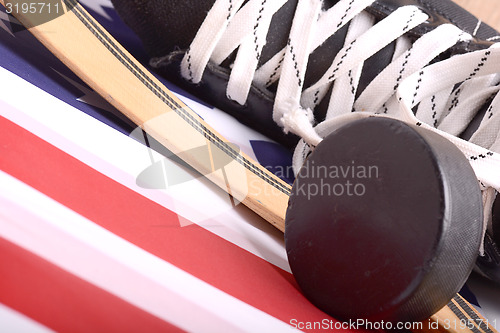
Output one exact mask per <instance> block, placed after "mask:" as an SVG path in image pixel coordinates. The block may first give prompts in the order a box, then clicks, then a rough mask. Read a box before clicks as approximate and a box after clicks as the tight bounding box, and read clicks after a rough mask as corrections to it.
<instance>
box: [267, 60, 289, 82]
mask: <svg viewBox="0 0 500 333" xmlns="http://www.w3.org/2000/svg"><path fill="white" fill-rule="evenodd" d="M283 60H285V57H282V58H281V59H280V61H279V62H278V65H277V66H276V67H275V68H274V70H273V73H272V74H271V75H270V76H269V80H268V81H267V82H266V87H267V86H269V85H270V84H271V83H273V77H275V76H276V75H278V70H279V69H280V68H281V64H282V63H283Z"/></svg>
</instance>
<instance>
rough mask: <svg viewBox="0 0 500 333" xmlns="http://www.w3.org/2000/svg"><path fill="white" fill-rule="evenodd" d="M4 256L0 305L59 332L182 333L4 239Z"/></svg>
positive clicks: (0, 262)
mask: <svg viewBox="0 0 500 333" xmlns="http://www.w3.org/2000/svg"><path fill="white" fill-rule="evenodd" d="M0 255H1V258H2V259H1V260H0V276H1V278H0V303H3V304H5V305H7V306H8V307H10V308H12V309H14V310H16V311H18V312H20V313H23V314H25V315H26V316H28V317H30V318H32V319H34V320H35V321H37V322H39V323H41V324H43V325H45V326H47V327H49V328H51V329H53V330H55V331H58V332H182V330H180V329H179V328H177V327H175V326H173V325H171V324H169V323H167V322H165V321H163V320H161V319H159V318H157V317H155V316H153V315H151V314H149V313H147V312H145V311H143V310H141V309H139V308H137V307H135V306H133V305H132V304H130V303H127V302H125V301H124V300H122V299H120V298H118V297H116V296H114V295H112V294H110V293H108V292H106V291H105V290H102V289H100V288H98V287H96V286H94V285H92V284H90V283H88V282H86V281H84V280H82V279H80V278H78V277H76V276H74V275H72V274H71V273H68V272H67V271H65V270H63V269H61V268H59V267H57V266H55V265H53V264H51V263H50V262H48V261H46V260H44V259H42V258H40V257H38V256H36V255H34V254H33V253H30V252H28V251H26V250H24V249H22V248H20V247H18V246H17V245H15V244H13V243H11V242H9V241H7V240H5V239H3V238H1V237H0ZM103 309H105V311H103Z"/></svg>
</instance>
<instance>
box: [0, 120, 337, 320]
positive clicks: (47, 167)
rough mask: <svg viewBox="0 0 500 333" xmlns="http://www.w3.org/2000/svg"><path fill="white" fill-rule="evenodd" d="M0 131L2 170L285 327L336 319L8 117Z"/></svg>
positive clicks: (269, 272)
mask: <svg viewBox="0 0 500 333" xmlns="http://www.w3.org/2000/svg"><path fill="white" fill-rule="evenodd" d="M0 127H1V128H2V131H1V132H0V143H1V145H2V146H3V147H4V149H2V153H1V155H0V169H2V170H4V171H5V172H7V173H9V174H11V175H12V176H14V177H16V178H18V179H19V180H21V181H23V182H25V183H27V184H28V185H30V186H32V187H34V188H36V189H37V190H39V191H40V192H43V193H45V194H46V195H48V196H50V197H52V198H53V199H55V200H57V201H58V202H60V203H62V204H64V205H65V206H67V207H69V208H71V209H72V210H74V211H76V212H78V213H79V214H81V215H83V216H85V217H87V218H88V219H90V220H92V221H94V222H95V223H97V224H99V225H101V226H103V227H104V228H106V229H108V230H109V231H111V232H113V233H114V234H116V235H118V236H120V237H122V238H124V239H126V240H128V241H130V242H132V243H134V244H135V245H137V246H139V247H141V248H143V249H145V250H146V251H148V252H150V253H152V254H154V255H156V256H158V257H160V258H162V259H164V260H166V261H168V262H170V263H172V264H174V265H175V266H177V267H179V268H181V269H183V270H185V271H186V272H188V273H190V274H192V275H194V276H196V277H198V278H200V279H202V280H204V281H206V282H207V283H209V284H211V285H213V286H215V287H217V288H219V289H220V290H222V291H224V292H226V293H228V294H230V295H233V296H235V297H237V298H238V299H240V300H242V301H244V302H246V303H248V304H250V305H252V306H254V307H256V308H258V309H261V310H262V311H265V312H267V313H269V314H271V315H272V316H274V317H276V318H279V319H281V320H283V321H284V322H290V320H292V319H296V320H298V321H321V320H323V319H331V318H330V317H329V316H327V315H326V314H324V313H323V312H322V311H320V310H318V309H317V308H315V307H314V306H313V305H312V304H311V303H309V301H308V300H307V299H305V297H304V296H303V295H302V294H301V293H300V291H299V290H298V287H297V285H296V282H295V280H294V278H293V276H292V275H291V274H290V273H288V272H285V271H283V270H281V269H280V268H278V267H276V266H274V265H272V264H270V263H268V262H267V261H265V260H263V259H261V258H259V257H257V256H255V255H253V254H251V253H250V252H248V251H246V250H244V249H242V248H240V247H238V246H236V245H234V244H232V243H230V242H229V241H226V240H225V239H223V238H221V237H219V236H216V235H214V234H212V233H210V232H208V231H207V230H205V229H203V228H201V227H199V226H197V225H194V224H192V225H189V226H185V227H181V226H180V224H179V221H178V218H177V215H176V214H174V213H173V212H171V211H169V210H167V209H166V208H164V207H162V206H160V205H158V204H156V203H155V202H153V201H151V200H149V199H147V198H145V197H143V196H141V195H140V194H138V193H136V192H134V191H132V190H131V189H129V188H127V187H125V186H123V185H121V184H119V183H117V182H116V181H114V180H112V179H110V178H108V177H106V176H104V175H103V174H101V173H99V172H97V171H96V170H94V169H92V168H90V167H89V166H87V165H85V164H83V163H82V162H80V161H78V160H77V159H75V158H73V157H72V156H70V155H68V154H66V153H64V152H63V151H61V150H59V149H57V148H55V147H54V146H52V145H50V144H48V143H47V142H45V141H43V140H41V139H40V138H38V137H36V136H35V135H33V134H32V133H30V132H28V131H26V130H24V129H23V128H21V127H19V126H17V125H15V124H13V123H12V122H10V121H9V120H6V119H5V118H2V117H0ZM89 135H92V133H89ZM117 149H120V147H117ZM207 200H209V198H207ZM263 223H264V222H263Z"/></svg>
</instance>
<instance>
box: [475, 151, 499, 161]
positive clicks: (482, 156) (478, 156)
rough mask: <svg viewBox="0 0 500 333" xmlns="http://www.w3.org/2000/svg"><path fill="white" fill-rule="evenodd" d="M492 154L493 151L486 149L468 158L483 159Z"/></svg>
mask: <svg viewBox="0 0 500 333" xmlns="http://www.w3.org/2000/svg"><path fill="white" fill-rule="evenodd" d="M493 155H494V154H493V152H491V151H488V152H487V153H486V154H479V155H476V156H471V157H469V158H470V159H471V160H473V161H477V160H479V159H485V158H487V157H491V156H493Z"/></svg>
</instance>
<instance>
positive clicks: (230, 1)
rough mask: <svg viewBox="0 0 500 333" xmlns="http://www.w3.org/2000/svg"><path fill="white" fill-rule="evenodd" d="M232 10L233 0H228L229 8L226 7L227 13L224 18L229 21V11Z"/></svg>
mask: <svg viewBox="0 0 500 333" xmlns="http://www.w3.org/2000/svg"><path fill="white" fill-rule="evenodd" d="M232 10H233V0H229V8H228V13H227V17H226V20H227V21H229V19H230V18H231V11H232Z"/></svg>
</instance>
